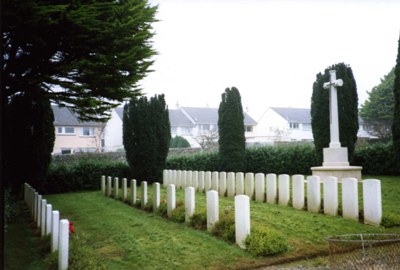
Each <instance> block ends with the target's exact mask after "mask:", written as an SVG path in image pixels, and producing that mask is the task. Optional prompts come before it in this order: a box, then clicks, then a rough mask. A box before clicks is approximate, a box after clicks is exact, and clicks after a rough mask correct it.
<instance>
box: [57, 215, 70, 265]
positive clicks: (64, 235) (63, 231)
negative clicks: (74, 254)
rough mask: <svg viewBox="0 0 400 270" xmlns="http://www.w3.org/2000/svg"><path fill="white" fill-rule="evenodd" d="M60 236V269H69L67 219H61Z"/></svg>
mask: <svg viewBox="0 0 400 270" xmlns="http://www.w3.org/2000/svg"><path fill="white" fill-rule="evenodd" d="M59 229H60V238H59V242H58V269H59V270H67V269H68V253H69V222H68V220H67V219H61V220H60V225H59Z"/></svg>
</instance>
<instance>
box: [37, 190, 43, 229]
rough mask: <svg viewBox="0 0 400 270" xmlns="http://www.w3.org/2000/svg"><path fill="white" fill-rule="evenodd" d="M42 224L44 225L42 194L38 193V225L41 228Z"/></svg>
mask: <svg viewBox="0 0 400 270" xmlns="http://www.w3.org/2000/svg"><path fill="white" fill-rule="evenodd" d="M41 225H42V195H38V204H37V221H36V226H37V227H38V228H40V227H41Z"/></svg>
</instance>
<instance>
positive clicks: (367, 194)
mask: <svg viewBox="0 0 400 270" xmlns="http://www.w3.org/2000/svg"><path fill="white" fill-rule="evenodd" d="M362 184H363V198H364V200H363V201H364V223H366V224H371V225H380V224H381V221H382V195H381V181H379V180H377V179H366V180H364V181H362Z"/></svg>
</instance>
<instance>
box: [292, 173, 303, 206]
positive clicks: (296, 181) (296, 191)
mask: <svg viewBox="0 0 400 270" xmlns="http://www.w3.org/2000/svg"><path fill="white" fill-rule="evenodd" d="M292 187H293V188H292V193H293V195H292V198H293V207H294V208H296V209H298V210H302V209H303V208H304V175H301V174H296V175H293V176H292Z"/></svg>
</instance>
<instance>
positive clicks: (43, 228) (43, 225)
mask: <svg viewBox="0 0 400 270" xmlns="http://www.w3.org/2000/svg"><path fill="white" fill-rule="evenodd" d="M46 204H47V201H46V200H45V199H42V203H41V208H42V209H41V210H40V213H41V217H40V219H41V221H40V226H41V227H40V235H41V236H45V234H46Z"/></svg>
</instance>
